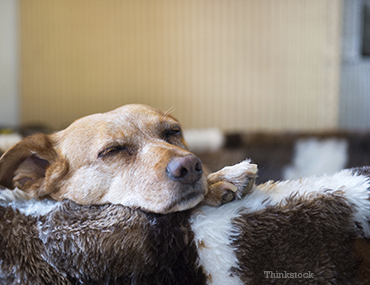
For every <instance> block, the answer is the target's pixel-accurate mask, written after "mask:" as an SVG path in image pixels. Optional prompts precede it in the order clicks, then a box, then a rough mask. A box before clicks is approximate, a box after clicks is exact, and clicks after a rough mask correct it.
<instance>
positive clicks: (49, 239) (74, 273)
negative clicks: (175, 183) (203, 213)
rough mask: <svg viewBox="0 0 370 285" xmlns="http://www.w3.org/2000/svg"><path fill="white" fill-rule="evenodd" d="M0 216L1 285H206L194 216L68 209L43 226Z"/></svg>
mask: <svg viewBox="0 0 370 285" xmlns="http://www.w3.org/2000/svg"><path fill="white" fill-rule="evenodd" d="M0 211H1V213H0V217H1V218H0V249H1V251H0V259H1V260H2V261H3V262H2V263H0V272H2V273H3V274H2V276H0V280H1V281H0V282H3V284H9V283H12V282H15V280H18V281H19V282H20V284H186V285H188V284H205V276H204V274H203V272H202V270H201V269H196V266H195V262H196V258H197V254H196V249H195V245H194V244H193V243H192V240H193V233H192V232H191V230H190V225H189V222H188V218H189V212H179V213H174V214H169V215H159V214H152V213H145V212H142V211H140V210H136V211H134V210H131V209H129V208H126V207H123V206H119V205H106V206H80V205H77V204H75V203H73V202H63V204H62V205H61V206H60V208H58V209H56V210H54V211H52V212H51V213H49V214H48V215H46V216H44V217H41V218H40V219H39V221H38V223H39V227H37V226H36V224H37V219H36V218H32V217H29V216H24V215H23V214H21V213H19V212H18V211H13V210H12V209H11V208H10V207H8V208H4V207H0ZM39 236H40V238H39ZM55 268H56V269H57V270H55Z"/></svg>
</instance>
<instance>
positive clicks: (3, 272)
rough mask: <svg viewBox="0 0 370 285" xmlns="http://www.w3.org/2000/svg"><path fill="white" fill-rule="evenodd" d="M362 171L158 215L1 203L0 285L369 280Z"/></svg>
mask: <svg viewBox="0 0 370 285" xmlns="http://www.w3.org/2000/svg"><path fill="white" fill-rule="evenodd" d="M369 177H370V168H368V167H367V168H356V169H352V170H344V171H341V172H340V173H337V174H335V175H333V176H322V177H311V178H306V179H302V180H297V181H284V182H277V183H267V184H263V185H257V186H255V187H253V189H251V190H250V193H249V194H248V195H247V196H246V197H245V198H243V199H240V200H236V201H234V202H231V203H228V204H225V205H223V206H221V207H209V206H203V207H198V208H196V209H193V210H189V211H184V212H176V213H173V214H167V215H159V214H153V213H147V212H143V211H141V210H139V209H137V210H133V209H130V208H127V207H124V206H120V205H104V206H81V205H78V204H76V203H74V202H71V201H64V202H62V203H60V204H59V205H57V206H55V207H53V208H51V210H50V212H48V213H46V214H43V215H39V216H36V215H26V214H24V213H22V212H20V211H19V210H17V209H14V208H12V207H11V206H0V284H144V285H145V284H180V285H181V284H184V285H185V284H186V285H188V284H220V285H225V284H228V285H232V284H238V285H240V284H257V285H259V284H299V283H301V284H369V280H370V279H369V277H370V270H369V268H370V258H369V257H370V244H369V240H368V238H369V236H370V227H369V220H370V202H369V188H370V179H369ZM3 205H4V204H3ZM294 274H296V275H294ZM303 274H306V275H303ZM307 274H308V275H307ZM225 280H226V281H225ZM229 281H230V282H229Z"/></svg>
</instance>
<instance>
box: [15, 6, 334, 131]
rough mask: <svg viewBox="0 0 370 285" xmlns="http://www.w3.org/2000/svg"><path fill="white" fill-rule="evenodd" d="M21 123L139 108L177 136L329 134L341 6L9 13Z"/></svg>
mask: <svg viewBox="0 0 370 285" xmlns="http://www.w3.org/2000/svg"><path fill="white" fill-rule="evenodd" d="M20 9H21V11H20V12H21V13H20V19H21V22H20V30H21V36H20V41H21V98H22V100H21V104H22V106H21V110H22V112H21V114H22V117H21V120H22V123H24V124H30V123H44V124H47V125H49V126H51V127H54V128H62V127H65V126H66V125H67V124H69V123H70V122H72V121H73V120H74V119H76V118H78V117H81V116H83V115H86V114H90V113H95V112H104V111H108V110H110V109H113V108H116V107H118V106H121V105H123V104H127V103H145V104H149V105H152V106H155V107H157V108H160V109H162V110H168V109H170V108H172V109H173V111H172V114H173V115H174V116H175V117H177V118H178V119H179V120H180V121H181V122H182V124H183V125H184V126H185V127H188V128H190V127H192V128H193V127H194V128H195V127H196V128H205V127H219V128H221V129H223V130H228V131H236V130H319V129H331V128H335V127H337V125H338V94H339V92H338V85H339V84H338V78H339V63H340V58H339V51H340V26H341V0H177V1H174V0H32V1H20Z"/></svg>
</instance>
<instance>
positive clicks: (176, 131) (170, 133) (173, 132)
mask: <svg viewBox="0 0 370 285" xmlns="http://www.w3.org/2000/svg"><path fill="white" fill-rule="evenodd" d="M165 137H166V140H169V139H171V138H174V137H181V129H180V128H173V129H170V130H166V131H165Z"/></svg>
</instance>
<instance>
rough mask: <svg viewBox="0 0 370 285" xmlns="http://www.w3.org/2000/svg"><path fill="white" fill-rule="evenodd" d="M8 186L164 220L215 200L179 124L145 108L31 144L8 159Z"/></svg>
mask: <svg viewBox="0 0 370 285" xmlns="http://www.w3.org/2000/svg"><path fill="white" fill-rule="evenodd" d="M0 185H2V186H4V187H6V188H9V189H14V188H15V187H17V188H19V189H21V190H23V191H25V192H27V193H28V194H30V195H31V196H32V197H37V198H52V199H54V200H57V201H60V200H63V199H70V200H73V201H75V202H77V203H79V204H105V203H113V204H122V205H125V206H129V207H133V208H142V209H145V210H148V211H151V212H156V213H171V212H176V211H182V210H186V209H189V208H192V207H194V206H195V205H197V204H198V203H199V202H201V201H202V200H203V198H204V195H205V194H206V193H207V182H206V177H205V175H204V173H203V170H202V163H201V161H200V160H199V158H197V157H196V156H195V155H194V154H192V153H190V152H189V151H187V150H186V144H185V141H184V139H183V137H182V134H181V126H180V124H179V122H178V121H177V120H175V119H174V118H173V117H171V116H170V115H168V114H165V113H163V112H160V111H158V110H156V109H154V108H151V107H148V106H144V105H125V106H123V107H121V108H118V109H116V110H113V111H111V112H108V113H103V114H95V115H91V116H87V117H84V118H81V119H79V120H77V121H75V122H74V123H73V124H71V125H70V126H69V127H68V128H66V129H65V130H63V131H60V132H57V133H55V134H52V135H43V134H36V135H33V136H30V137H27V138H26V139H24V140H23V141H21V142H20V143H18V144H16V145H15V146H13V147H12V148H11V149H9V150H8V151H7V152H6V153H5V154H4V155H3V156H2V157H1V159H0Z"/></svg>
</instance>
